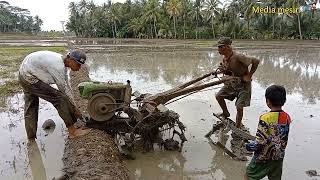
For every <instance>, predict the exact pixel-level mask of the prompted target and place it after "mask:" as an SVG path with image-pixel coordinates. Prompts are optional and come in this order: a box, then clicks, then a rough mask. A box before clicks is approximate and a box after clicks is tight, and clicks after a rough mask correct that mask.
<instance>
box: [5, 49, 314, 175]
mask: <svg viewBox="0 0 320 180" xmlns="http://www.w3.org/2000/svg"><path fill="white" fill-rule="evenodd" d="M257 44H258V43H257ZM140 45H141V44H139V47H138V50H137V46H132V47H131V46H126V47H122V46H121V48H120V49H112V51H109V50H107V51H104V49H99V52H98V53H96V52H93V51H90V52H89V53H88V58H89V61H88V64H89V66H90V77H91V79H93V80H97V81H110V80H111V81H115V82H116V81H120V82H125V81H126V80H130V81H131V85H132V88H133V91H135V90H138V91H140V92H141V93H146V92H148V93H157V92H162V91H165V90H168V89H170V88H172V87H175V86H177V85H179V84H181V83H183V82H186V81H188V80H190V79H192V78H193V77H197V76H199V75H202V74H205V73H207V72H209V71H212V70H213V69H214V68H215V67H216V65H217V64H218V63H219V61H220V60H221V56H220V55H218V53H217V51H216V50H215V49H210V48H202V49H201V48H190V49H188V47H186V46H185V47H183V46H179V48H172V47H167V46H166V47H162V46H160V47H150V46H146V47H143V46H140ZM258 46H259V47H262V46H263V43H261V45H258ZM83 47H85V46H83ZM293 47H294V45H292V47H290V48H287V49H286V48H284V47H282V49H281V50H280V49H272V48H269V49H263V48H262V49H257V48H255V49H250V48H241V47H238V51H239V52H241V53H244V54H247V55H250V56H255V57H257V58H258V59H260V60H261V63H260V66H259V67H258V70H257V72H256V73H255V75H254V80H253V89H252V90H253V92H252V100H251V106H250V107H249V108H245V112H244V113H245V114H244V122H243V123H244V124H245V125H246V126H247V127H248V128H249V129H250V132H251V134H254V133H255V131H256V128H257V124H258V118H259V115H260V114H261V113H264V112H266V111H267V110H268V108H267V106H266V104H265V99H264V91H265V89H266V87H267V86H268V85H270V84H281V85H284V86H285V87H286V89H287V92H288V96H287V103H286V105H285V106H284V110H286V111H287V112H288V113H289V114H290V115H291V117H292V119H293V123H292V125H291V130H290V134H289V143H288V146H287V151H286V153H287V154H286V157H285V160H284V169H283V179H290V180H291V179H293V180H303V179H306V180H308V179H310V180H311V179H317V177H309V176H308V175H307V174H306V173H305V171H307V170H312V169H314V170H317V171H318V173H319V171H320V156H319V148H320V145H319V142H320V128H319V127H320V121H319V117H320V106H319V104H320V101H319V100H320V91H319V85H320V75H319V65H320V62H319V57H320V48H310V49H305V48H300V47H296V48H293ZM219 87H221V86H215V87H211V88H208V89H206V90H203V91H201V92H199V93H196V94H193V95H191V96H188V97H186V98H183V99H181V100H179V101H176V102H173V103H171V104H169V105H168V106H167V107H168V108H170V109H172V110H174V111H176V112H177V113H179V114H180V119H181V121H182V122H183V123H184V124H185V125H186V127H187V130H186V137H187V139H188V141H187V142H186V143H185V145H184V147H183V150H182V152H181V153H178V152H169V151H162V150H159V149H156V150H155V151H154V152H149V153H139V152H137V153H136V154H135V155H136V156H137V158H136V160H130V161H129V160H127V161H126V162H125V163H126V165H127V167H128V168H129V170H130V171H131V172H132V174H134V177H135V178H136V179H144V180H149V179H172V180H176V179H217V180H220V179H221V180H222V179H228V180H229V179H230V180H238V179H239V180H241V179H243V176H244V173H245V167H246V164H247V163H248V162H249V161H247V162H246V161H245V162H241V161H235V160H232V159H231V158H230V157H229V156H228V155H227V154H225V153H224V152H223V151H222V150H221V149H220V148H218V147H216V146H214V145H212V144H211V143H209V141H208V139H206V138H205V137H204V135H205V134H206V133H207V132H208V131H209V130H210V128H211V126H212V124H213V123H214V122H215V121H216V119H215V118H214V117H213V116H212V113H213V112H219V111H220V109H219V106H218V104H217V102H216V100H215V98H214V95H215V93H216V92H217V91H218V88H219ZM8 103H9V105H10V106H8V107H10V108H9V109H5V110H4V111H2V112H1V113H0V119H1V120H2V121H1V123H0V128H1V131H0V137H1V140H0V145H1V147H2V148H1V149H0V156H1V160H0V179H52V178H53V177H58V176H60V175H61V169H62V166H63V163H62V160H61V158H62V155H63V149H64V142H65V139H66V128H65V126H64V124H63V121H62V120H61V119H60V118H59V116H58V114H57V112H56V111H55V109H54V108H53V106H52V105H50V104H47V103H46V102H44V101H41V102H40V103H41V105H40V107H41V110H40V115H39V127H38V139H37V146H35V145H33V146H27V142H26V133H25V130H24V120H23V96H22V95H21V94H17V95H15V96H13V97H12V98H9V102H8ZM227 105H228V107H229V109H230V112H231V117H232V119H234V117H235V107H234V102H227ZM47 119H53V120H54V121H55V122H56V124H57V126H56V128H55V130H54V131H53V132H45V131H44V130H42V129H41V125H42V122H43V121H45V120H47ZM229 137H230V133H228V134H227V135H225V136H224V138H225V139H226V145H227V146H230V138H229ZM212 138H213V140H216V139H215V136H212ZM28 154H29V155H28ZM318 179H320V178H318Z"/></svg>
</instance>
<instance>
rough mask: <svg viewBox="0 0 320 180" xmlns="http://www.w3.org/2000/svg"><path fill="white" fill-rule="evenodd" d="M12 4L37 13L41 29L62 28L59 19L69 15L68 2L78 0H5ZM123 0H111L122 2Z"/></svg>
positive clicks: (66, 18) (65, 18) (98, 2)
mask: <svg viewBox="0 0 320 180" xmlns="http://www.w3.org/2000/svg"><path fill="white" fill-rule="evenodd" d="M6 1H7V2H9V3H10V5H12V6H18V7H20V8H25V9H28V10H29V11H30V13H31V15H32V16H35V15H38V16H39V17H40V18H41V19H42V20H43V25H42V27H41V28H42V30H44V31H47V30H57V31H61V30H62V25H61V23H60V21H67V20H68V17H69V10H68V6H69V3H70V2H79V1H80V0H6ZM124 1H125V0H112V2H124ZM93 2H94V3H95V4H99V5H100V4H102V3H104V2H107V0H93Z"/></svg>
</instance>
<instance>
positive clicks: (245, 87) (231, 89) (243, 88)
mask: <svg viewBox="0 0 320 180" xmlns="http://www.w3.org/2000/svg"><path fill="white" fill-rule="evenodd" d="M217 96H220V97H223V98H224V99H228V100H230V101H233V100H234V99H235V98H237V100H236V102H235V105H236V106H237V107H247V106H250V101H251V83H245V84H239V85H236V86H230V85H224V86H223V87H222V88H221V89H220V91H219V92H218V93H217Z"/></svg>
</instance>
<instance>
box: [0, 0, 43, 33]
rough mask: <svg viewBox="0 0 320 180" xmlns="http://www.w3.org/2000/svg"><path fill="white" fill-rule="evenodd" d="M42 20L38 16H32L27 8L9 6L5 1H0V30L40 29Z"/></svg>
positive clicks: (34, 30)
mask: <svg viewBox="0 0 320 180" xmlns="http://www.w3.org/2000/svg"><path fill="white" fill-rule="evenodd" d="M42 24H43V21H42V20H41V19H40V18H39V16H35V17H32V16H31V15H30V11H29V10H28V9H23V8H20V7H17V6H11V5H10V3H9V2H7V1H0V32H27V33H35V34H36V33H38V32H40V31H41V25H42Z"/></svg>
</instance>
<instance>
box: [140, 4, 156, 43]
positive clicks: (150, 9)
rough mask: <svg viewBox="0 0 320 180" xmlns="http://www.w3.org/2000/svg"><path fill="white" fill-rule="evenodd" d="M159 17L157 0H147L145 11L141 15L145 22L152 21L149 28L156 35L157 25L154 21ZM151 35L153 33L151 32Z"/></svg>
mask: <svg viewBox="0 0 320 180" xmlns="http://www.w3.org/2000/svg"><path fill="white" fill-rule="evenodd" d="M159 17H160V4H159V1H158V0H149V1H148V3H147V6H146V13H145V14H144V15H143V19H145V21H146V22H153V27H151V29H153V30H154V35H155V36H157V34H158V31H157V26H156V23H157V21H158V19H159ZM152 37H154V36H153V33H152Z"/></svg>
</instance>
